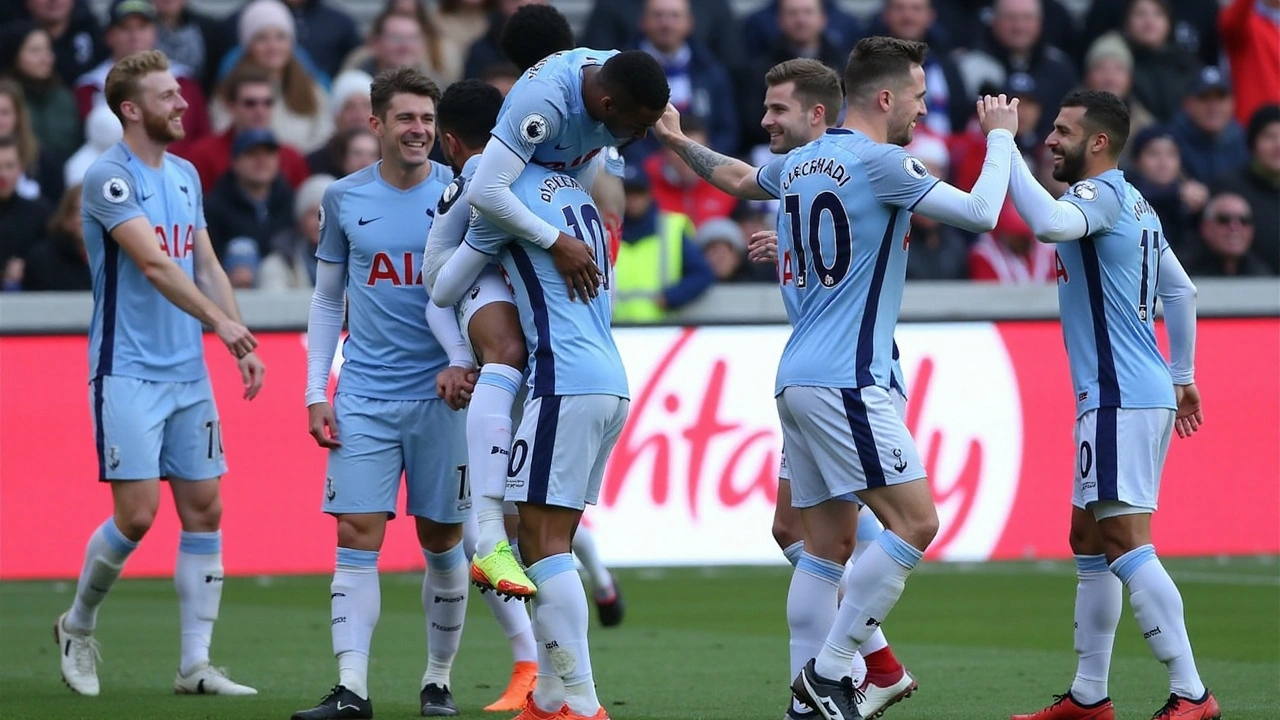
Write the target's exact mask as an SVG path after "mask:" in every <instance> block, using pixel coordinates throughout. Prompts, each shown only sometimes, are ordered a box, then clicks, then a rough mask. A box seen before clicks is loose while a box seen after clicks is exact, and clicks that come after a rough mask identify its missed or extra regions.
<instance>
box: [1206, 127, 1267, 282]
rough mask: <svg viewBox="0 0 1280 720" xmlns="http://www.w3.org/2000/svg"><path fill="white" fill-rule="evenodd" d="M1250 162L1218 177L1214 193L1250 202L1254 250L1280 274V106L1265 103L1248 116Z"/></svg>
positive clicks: (1214, 185)
mask: <svg viewBox="0 0 1280 720" xmlns="http://www.w3.org/2000/svg"><path fill="white" fill-rule="evenodd" d="M1249 152H1250V153H1251V158H1250V160H1249V164H1248V165H1246V166H1244V167H1242V168H1240V169H1238V170H1236V171H1234V172H1230V173H1227V174H1226V175H1224V176H1222V177H1220V178H1218V179H1217V180H1216V181H1215V182H1214V183H1213V190H1214V192H1232V193H1236V194H1238V195H1240V196H1241V197H1243V198H1244V199H1245V200H1248V201H1249V207H1250V208H1251V209H1252V210H1253V219H1254V223H1256V225H1257V232H1256V233H1255V234H1254V237H1255V240H1256V242H1255V244H1254V246H1253V252H1254V254H1255V255H1257V256H1258V257H1259V258H1261V259H1262V260H1263V262H1265V263H1266V264H1267V266H1268V267H1269V268H1271V272H1273V273H1280V105H1264V106H1262V107H1260V108H1258V109H1257V110H1256V111H1255V112H1254V113H1253V117H1252V118H1250V119H1249Z"/></svg>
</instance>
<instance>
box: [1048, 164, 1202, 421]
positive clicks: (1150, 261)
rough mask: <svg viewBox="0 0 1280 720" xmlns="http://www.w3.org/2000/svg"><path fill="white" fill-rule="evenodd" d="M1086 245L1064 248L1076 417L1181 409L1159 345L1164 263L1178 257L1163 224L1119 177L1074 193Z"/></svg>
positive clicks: (1065, 327) (1063, 299) (1064, 307)
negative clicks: (1168, 256)
mask: <svg viewBox="0 0 1280 720" xmlns="http://www.w3.org/2000/svg"><path fill="white" fill-rule="evenodd" d="M1062 199H1063V200H1065V201H1067V202H1069V203H1071V204H1072V205H1075V206H1076V207H1078V208H1080V211H1081V212H1083V213H1084V216H1085V221H1086V226H1087V228H1088V230H1087V231H1086V234H1085V237H1083V238H1081V239H1080V240H1078V241H1076V242H1066V243H1059V244H1058V246H1057V248H1058V309H1059V312H1060V314H1061V315H1062V334H1063V339H1064V340H1065V341H1066V344H1067V358H1068V360H1070V362H1071V384H1072V385H1073V386H1074V389H1075V393H1076V414H1077V416H1079V415H1081V414H1083V413H1085V412H1086V411H1089V410H1092V409H1094V408H1098V407H1123V408H1170V409H1176V408H1177V403H1176V402H1175V401H1174V394H1173V380H1172V378H1171V377H1170V375H1169V364H1168V363H1167V362H1166V361H1165V359H1164V356H1163V355H1161V354H1160V348H1159V346H1158V345H1157V344H1156V332H1155V303H1156V280H1157V276H1158V275H1159V270H1160V256H1161V255H1162V254H1163V253H1167V252H1173V251H1172V250H1170V249H1169V244H1168V242H1167V241H1166V240H1165V237H1164V231H1163V228H1162V227H1161V225H1160V218H1159V217H1158V216H1157V215H1156V212H1155V210H1153V209H1152V208H1151V205H1150V203H1148V202H1147V200H1146V198H1144V197H1142V194H1141V193H1139V192H1138V190H1137V188H1135V187H1134V186H1132V185H1130V184H1129V183H1128V182H1126V181H1125V179H1124V173H1122V172H1120V171H1119V170H1108V171H1106V172H1104V173H1102V174H1101V175H1098V176H1097V177H1094V178H1090V179H1088V180H1083V181H1081V182H1078V183H1076V184H1075V185H1072V186H1071V187H1070V188H1069V189H1068V190H1067V192H1066V194H1065V195H1063V196H1062Z"/></svg>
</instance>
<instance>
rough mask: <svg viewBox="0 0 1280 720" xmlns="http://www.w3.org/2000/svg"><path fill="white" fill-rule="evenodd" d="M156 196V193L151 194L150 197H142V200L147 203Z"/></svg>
mask: <svg viewBox="0 0 1280 720" xmlns="http://www.w3.org/2000/svg"><path fill="white" fill-rule="evenodd" d="M155 196H156V194H155V193H151V194H150V195H143V196H142V199H143V201H144V202H145V201H147V200H150V199H151V198H153V197H155Z"/></svg>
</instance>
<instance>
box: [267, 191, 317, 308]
mask: <svg viewBox="0 0 1280 720" xmlns="http://www.w3.org/2000/svg"><path fill="white" fill-rule="evenodd" d="M335 179H336V178H334V177H333V176H332V175H312V176H311V177H309V178H307V181H306V182H304V183H302V187H300V188H298V194H297V196H296V197H295V198H294V199H293V217H294V225H293V227H291V228H289V229H288V230H284V231H282V232H280V233H278V234H277V235H276V236H275V237H274V238H272V239H271V254H270V255H267V256H266V257H265V258H263V260H262V266H261V268H259V271H258V287H259V288H261V289H263V290H301V289H308V290H309V289H311V288H313V287H315V284H316V247H317V246H318V245H319V244H320V200H321V199H322V198H323V197H324V191H325V189H327V188H328V187H329V185H331V184H332V183H333V181H334V180H335Z"/></svg>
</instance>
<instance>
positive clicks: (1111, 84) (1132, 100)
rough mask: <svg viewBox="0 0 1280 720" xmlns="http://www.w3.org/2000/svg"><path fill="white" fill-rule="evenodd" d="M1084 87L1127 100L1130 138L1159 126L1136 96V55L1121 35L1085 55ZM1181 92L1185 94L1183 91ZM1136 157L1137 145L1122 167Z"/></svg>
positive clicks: (1108, 38) (1129, 150)
mask: <svg viewBox="0 0 1280 720" xmlns="http://www.w3.org/2000/svg"><path fill="white" fill-rule="evenodd" d="M1084 86H1085V88H1086V89H1088V90H1101V91H1104V92H1109V93H1111V94H1112V95H1115V96H1116V97H1118V98H1120V99H1121V100H1124V103H1125V105H1127V106H1129V137H1134V136H1135V135H1137V134H1138V133H1139V132H1140V131H1141V130H1142V129H1143V128H1145V127H1148V126H1150V125H1152V124H1154V123H1155V121H1156V119H1155V116H1154V115H1152V114H1151V112H1150V111H1149V110H1147V108H1146V106H1144V105H1143V104H1142V101H1140V100H1138V98H1136V97H1134V94H1133V53H1131V52H1129V46H1128V45H1127V44H1125V41H1124V38H1122V37H1120V35H1119V34H1118V33H1107V34H1106V35H1103V36H1102V37H1100V38H1098V39H1097V40H1095V41H1094V42H1093V45H1090V46H1089V51H1088V52H1086V53H1085V55H1084ZM1179 92H1181V91H1179ZM1132 157H1133V145H1132V143H1130V144H1129V145H1126V146H1125V148H1124V150H1123V151H1122V154H1121V155H1120V158H1121V161H1120V164H1121V165H1127V164H1128V163H1129V160H1130V159H1132Z"/></svg>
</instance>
